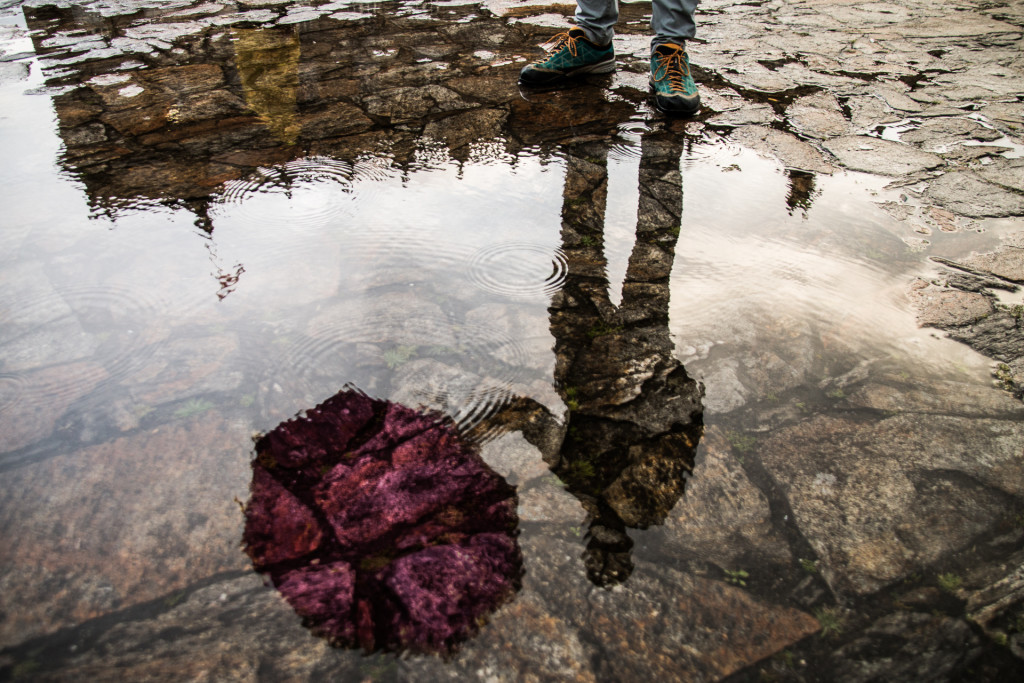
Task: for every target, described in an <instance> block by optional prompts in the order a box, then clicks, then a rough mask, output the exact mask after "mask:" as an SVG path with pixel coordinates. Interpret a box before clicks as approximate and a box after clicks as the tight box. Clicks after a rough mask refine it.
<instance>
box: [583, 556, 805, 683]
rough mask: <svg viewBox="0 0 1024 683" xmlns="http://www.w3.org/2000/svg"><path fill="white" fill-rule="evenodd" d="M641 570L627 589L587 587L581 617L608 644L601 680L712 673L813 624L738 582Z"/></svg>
mask: <svg viewBox="0 0 1024 683" xmlns="http://www.w3.org/2000/svg"><path fill="white" fill-rule="evenodd" d="M639 569H640V570H639V571H637V572H636V573H634V575H633V576H632V577H631V579H630V581H629V583H628V584H627V585H626V586H625V590H622V591H601V590H595V591H593V592H592V593H591V595H590V600H589V606H590V609H589V611H586V612H583V613H581V614H580V616H579V619H580V621H581V625H582V626H584V628H586V629H587V630H588V631H590V632H591V633H592V637H593V638H595V639H596V640H598V641H599V642H602V643H608V644H611V647H612V648H614V654H612V655H611V656H608V657H606V658H602V659H601V660H600V661H599V663H598V670H597V672H596V673H597V677H598V678H599V679H600V680H617V681H626V680H658V681H706V680H718V679H720V678H724V677H725V676H728V675H729V674H731V673H733V672H735V671H737V670H739V669H741V668H743V667H745V666H747V665H749V664H752V663H753V662H756V661H758V660H760V659H762V658H764V657H768V656H770V655H772V654H774V653H775V652H778V651H779V650H781V649H783V648H785V647H786V646H788V645H790V644H792V643H794V642H796V641H798V640H800V639H802V638H804V637H806V636H809V635H810V634H812V633H814V632H816V631H817V630H818V628H819V627H818V622H817V621H816V620H815V619H814V618H813V617H811V616H810V615H808V614H804V613H802V612H800V611H798V610H794V609H791V608H788V607H779V606H775V605H770V604H767V603H765V602H762V601H761V600H759V599H757V598H755V597H753V596H752V595H751V594H750V593H748V592H747V591H745V590H743V589H741V588H738V587H734V586H730V585H728V584H725V583H721V582H718V581H710V580H708V579H702V578H699V577H694V576H691V575H687V574H683V573H680V572H676V571H673V570H670V569H666V570H664V575H660V573H658V574H655V570H654V569H653V568H651V569H650V571H646V570H647V568H646V567H643V568H639ZM684 643H685V645H682V644H684Z"/></svg>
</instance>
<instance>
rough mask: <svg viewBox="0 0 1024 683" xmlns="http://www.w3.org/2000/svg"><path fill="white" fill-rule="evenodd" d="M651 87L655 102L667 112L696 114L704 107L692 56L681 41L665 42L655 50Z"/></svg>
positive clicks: (683, 114)
mask: <svg viewBox="0 0 1024 683" xmlns="http://www.w3.org/2000/svg"><path fill="white" fill-rule="evenodd" d="M651 88H653V89H654V105H655V106H656V107H657V108H658V109H659V110H660V111H661V112H662V113H664V114H670V115H673V116H693V115H694V114H696V113H697V110H698V109H699V108H700V94H699V93H698V92H697V84H696V83H694V82H693V76H691V75H690V58H689V57H688V56H687V55H686V51H685V50H684V49H683V47H682V46H681V45H676V44H675V43H663V44H661V45H659V46H658V47H656V48H655V49H654V51H653V52H652V53H651Z"/></svg>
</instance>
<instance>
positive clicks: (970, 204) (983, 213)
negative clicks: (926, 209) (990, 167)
mask: <svg viewBox="0 0 1024 683" xmlns="http://www.w3.org/2000/svg"><path fill="white" fill-rule="evenodd" d="M924 196H925V198H926V199H928V200H930V201H932V202H934V203H935V204H938V205H939V206H942V207H945V208H947V209H949V210H950V211H953V212H954V213H958V214H960V215H962V216H970V217H971V218H998V217H1005V216H1020V215H1024V194H1022V193H1020V192H1014V191H1012V190H1008V189H1006V188H1005V187H1001V186H999V185H995V184H993V183H990V182H987V181H985V180H982V179H981V178H980V177H978V176H977V175H976V174H974V173H971V172H970V171H952V172H950V173H946V174H944V175H942V176H939V177H938V178H936V179H935V180H932V181H931V182H929V183H928V189H927V190H925V192H924Z"/></svg>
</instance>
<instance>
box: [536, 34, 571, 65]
mask: <svg viewBox="0 0 1024 683" xmlns="http://www.w3.org/2000/svg"><path fill="white" fill-rule="evenodd" d="M541 47H542V48H544V49H545V50H547V52H548V54H547V56H546V57H544V59H542V60H540V61H542V62H543V61H544V60H546V59H547V58H548V57H550V56H551V55H553V54H554V53H556V52H558V51H559V50H561V49H562V48H563V47H568V48H569V54H571V55H572V56H573V57H575V56H576V53H577V48H576V37H575V36H571V35H569V32H568V31H565V32H563V33H559V34H557V35H555V36H553V37H552V38H551V40H549V41H548V42H546V43H544V44H543V45H541Z"/></svg>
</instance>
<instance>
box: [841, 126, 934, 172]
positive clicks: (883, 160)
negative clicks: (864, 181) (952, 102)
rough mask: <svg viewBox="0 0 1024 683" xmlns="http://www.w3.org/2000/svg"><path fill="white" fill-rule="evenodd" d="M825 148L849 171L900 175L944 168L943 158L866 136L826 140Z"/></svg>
mask: <svg viewBox="0 0 1024 683" xmlns="http://www.w3.org/2000/svg"><path fill="white" fill-rule="evenodd" d="M824 147H825V149H827V150H828V151H829V152H831V153H832V154H834V155H835V157H836V158H837V159H838V160H839V163H840V164H841V165H843V166H844V167H846V168H848V169H850V170H851V171H864V172H866V173H876V174H878V175H886V176H903V175H907V174H909V173H916V172H918V171H923V170H926V169H929V168H936V167H938V166H942V165H943V163H944V162H943V161H942V157H940V156H938V155H935V154H931V153H929V152H923V151H921V150H919V149H916V148H914V147H911V146H910V145H905V144H901V143H899V142H893V141H891V140H882V139H881V138H875V137H869V136H867V135H848V136H843V137H838V138H834V139H832V140H827V141H826V142H825V143H824Z"/></svg>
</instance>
